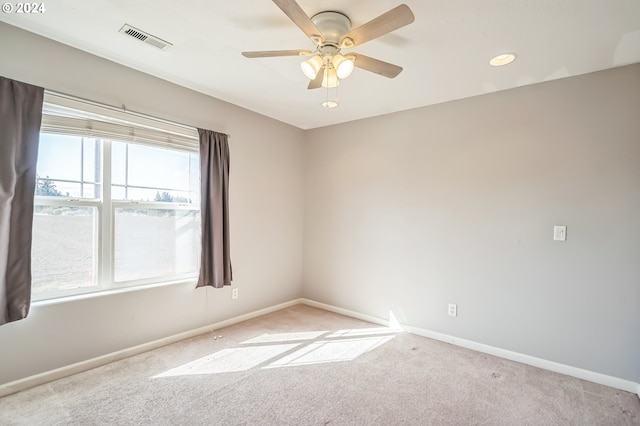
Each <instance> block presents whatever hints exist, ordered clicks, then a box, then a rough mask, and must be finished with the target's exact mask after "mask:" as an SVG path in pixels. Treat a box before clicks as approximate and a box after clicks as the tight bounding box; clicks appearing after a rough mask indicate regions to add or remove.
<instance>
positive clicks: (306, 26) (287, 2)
mask: <svg viewBox="0 0 640 426" xmlns="http://www.w3.org/2000/svg"><path fill="white" fill-rule="evenodd" d="M273 2H274V3H275V4H276V5H277V6H278V7H279V8H280V9H282V11H283V12H284V14H285V15H287V16H288V17H289V19H291V20H292V21H293V23H294V24H296V25H297V26H298V28H300V29H301V30H302V32H303V33H305V34H306V35H307V37H309V38H310V39H311V41H313V42H314V43H315V44H318V45H319V44H320V43H322V42H323V41H324V36H323V35H322V33H321V32H320V30H319V29H318V27H316V25H315V24H314V23H313V22H312V21H311V18H309V16H307V14H306V13H305V12H304V10H302V8H301V7H300V5H299V4H298V3H296V1H295V0H273Z"/></svg>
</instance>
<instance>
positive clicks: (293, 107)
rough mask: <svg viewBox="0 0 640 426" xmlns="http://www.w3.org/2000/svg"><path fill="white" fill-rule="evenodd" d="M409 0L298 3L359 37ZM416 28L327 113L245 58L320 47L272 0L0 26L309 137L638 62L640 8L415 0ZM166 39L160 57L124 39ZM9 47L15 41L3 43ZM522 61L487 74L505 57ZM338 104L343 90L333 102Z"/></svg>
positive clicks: (83, 12)
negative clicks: (379, 69) (390, 75)
mask: <svg viewBox="0 0 640 426" xmlns="http://www.w3.org/2000/svg"><path fill="white" fill-rule="evenodd" d="M400 3H401V0H398V1H392V0H351V1H344V0H343V1H340V0H299V4H300V6H301V7H302V8H303V9H304V10H305V12H307V14H308V15H309V16H312V15H314V14H316V13H318V12H321V11H325V10H335V11H339V12H342V13H344V14H345V15H347V16H349V18H351V21H352V25H353V27H354V28H355V27H357V26H359V25H361V24H363V23H365V22H367V21H369V20H371V19H373V18H375V17H376V16H378V15H380V14H382V13H384V12H386V11H387V10H389V9H391V8H393V7H395V6H397V5H398V4H400ZM405 3H406V4H407V5H408V6H409V7H410V8H411V9H412V11H413V13H414V15H415V17H416V20H415V22H414V23H413V24H410V25H409V26H406V27H404V28H401V29H399V30H396V31H395V32H393V33H391V34H388V35H386V36H383V37H381V38H379V39H376V40H373V41H370V42H368V43H366V44H363V45H361V46H359V47H357V48H355V49H352V50H353V51H355V52H358V53H362V54H364V55H367V56H371V57H374V58H377V59H381V60H383V61H386V62H391V63H394V64H397V65H400V66H402V67H403V68H404V71H403V72H402V73H401V74H400V75H399V76H398V77H397V78H395V79H387V78H384V77H381V76H378V75H376V74H372V73H369V72H367V71H364V70H361V69H356V70H355V71H354V73H353V74H352V75H351V76H350V77H349V78H348V79H346V80H344V81H343V82H342V84H341V85H340V86H339V88H338V96H339V98H340V106H339V107H338V108H335V109H332V110H325V109H323V108H322V107H321V106H320V103H321V102H322V101H323V100H324V99H325V97H326V96H327V93H326V90H325V89H318V90H313V91H310V90H307V89H306V87H307V84H308V80H307V79H306V78H305V77H304V75H303V74H302V72H301V70H300V66H299V63H300V62H301V59H300V58H298V57H279V58H268V59H247V58H244V57H243V56H241V55H240V53H241V52H242V51H247V50H284V49H310V50H313V49H314V45H313V44H312V43H311V41H309V40H308V39H307V37H306V36H305V35H304V33H302V31H301V30H300V29H299V28H298V27H297V26H296V25H294V24H293V23H292V22H291V21H289V19H288V18H287V17H286V16H285V15H284V13H283V12H282V11H281V10H280V9H279V8H278V7H277V6H276V5H275V4H274V3H273V2H272V1H270V0H235V1H222V0H220V1H218V0H215V1H210V0H191V1H175V0H173V1H168V0H135V1H133V0H91V1H87V0H51V1H46V2H45V7H46V12H45V13H43V14H40V15H24V14H22V15H21V14H16V13H9V14H7V13H0V20H1V21H5V22H7V23H9V24H11V25H15V26H17V27H20V28H23V29H25V30H28V31H32V32H34V33H37V34H40V35H42V36H45V37H48V38H51V39H54V40H57V41H59V42H62V43H65V44H68V45H70V46H73V47H76V48H79V49H81V50H84V51H87V52H90V53H93V54H95V55H98V56H101V57H104V58H107V59H110V60H112V61H115V62H118V63H120V64H123V65H126V66H129V67H131V68H134V69H137V70H140V71H143V72H146V73H148V74H152V75H155V76H157V77H160V78H163V79H165V80H168V81H171V82H174V83H177V84H180V85H182V86H185V87H188V88H191V89H194V90H197V91H199V92H202V93H206V94H208V95H211V96H213V97H216V98H219V99H222V100H225V101H228V102H231V103H233V104H236V105H239V106H242V107H245V108H247V109H250V110H252V111H256V112H258V113H261V114H264V115H267V116H269V117H273V118H275V119H277V120H280V121H283V122H286V123H289V124H291V125H294V126H296V127H300V128H302V129H310V128H315V127H321V126H326V125H331V124H335V123H340V122H345V121H351V120H356V119H361V118H366V117H371V116H376V115H381V114H386V113H390V112H395V111H402V110H407V109H411V108H415V107H420V106H425V105H431V104H436V103H441V102H446V101H450V100H454V99H461V98H465V97H470V96H475V95H480V94H483V93H489V92H494V91H497V90H504V89H509V88H513V87H518V86H523V85H528V84H534V83H539V82H543V81H548V80H553V79H557V78H563V77H569V76H574V75H579V74H584V73H588V72H592V71H598V70H602V69H606V68H612V67H616V66H621V65H627V64H631V63H636V62H640V1H639V0H408V1H406V2H405ZM125 23H128V24H130V25H132V26H134V27H137V28H139V29H141V30H144V31H146V32H149V33H151V34H153V35H155V36H157V37H159V38H161V39H164V40H167V41H169V42H171V43H172V44H173V46H172V47H171V48H170V49H168V50H167V51H160V50H157V49H154V48H152V47H149V46H148V45H145V44H144V43H140V42H138V41H136V40H134V39H131V38H129V37H126V36H124V35H122V34H120V33H118V30H119V29H120V28H121V27H122V25H123V24H125ZM3 42H6V41H3ZM503 52H515V53H516V54H517V55H518V60H517V61H516V62H514V63H512V64H510V65H507V66H505V67H502V68H493V67H491V66H489V65H488V61H489V59H490V58H491V57H492V56H494V55H496V54H499V53H503ZM330 96H331V97H333V96H334V93H333V91H332V92H331V93H330Z"/></svg>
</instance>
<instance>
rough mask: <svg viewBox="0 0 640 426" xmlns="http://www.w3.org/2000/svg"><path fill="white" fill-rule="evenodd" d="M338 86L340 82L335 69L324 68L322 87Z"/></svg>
mask: <svg viewBox="0 0 640 426" xmlns="http://www.w3.org/2000/svg"><path fill="white" fill-rule="evenodd" d="M338 84H340V80H338V75H337V74H336V69H335V68H333V67H329V68H325V69H324V77H323V78H322V87H327V88H332V87H338Z"/></svg>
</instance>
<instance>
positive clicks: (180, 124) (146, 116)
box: [44, 89, 231, 139]
mask: <svg viewBox="0 0 640 426" xmlns="http://www.w3.org/2000/svg"><path fill="white" fill-rule="evenodd" d="M44 92H45V93H46V94H48V95H53V96H58V97H61V98H66V99H70V100H72V101H76V102H82V103H85V104H87V105H93V106H97V107H100V108H106V109H110V110H113V111H119V112H125V113H127V114H131V115H135V116H137V117H140V118H145V119H148V120H153V121H157V122H159V123H164V124H169V125H171V126H178V127H183V128H185V129H189V130H198V128H197V127H194V126H190V125H188V124H183V123H178V122H176V121H171V120H165V119H164V118H159V117H154V116H152V115H148V114H143V113H141V112H135V111H131V110H128V109H127V107H126V105H124V104H122V107H120V108H118V107H115V106H113V105H108V104H103V103H101V102H96V101H91V100H89V99H84V98H79V97H77V96H73V95H68V94H66V93H61V92H56V91H53V90H49V89H45V90H44ZM219 133H223V132H219ZM223 134H224V135H226V136H227V137H228V138H229V139H231V135H230V134H228V133H223Z"/></svg>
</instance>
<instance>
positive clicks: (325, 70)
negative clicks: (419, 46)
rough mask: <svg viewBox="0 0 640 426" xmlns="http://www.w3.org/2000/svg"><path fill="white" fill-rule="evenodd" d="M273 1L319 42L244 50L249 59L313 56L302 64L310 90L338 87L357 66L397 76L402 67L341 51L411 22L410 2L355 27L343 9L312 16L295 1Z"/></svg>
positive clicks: (392, 76) (310, 36)
mask: <svg viewBox="0 0 640 426" xmlns="http://www.w3.org/2000/svg"><path fill="white" fill-rule="evenodd" d="M273 2H274V3H275V4H276V5H277V6H278V7H279V8H280V9H282V11H283V12H284V13H285V14H286V15H287V16H288V17H289V19H291V20H292V21H293V23H294V24H296V25H297V26H298V27H299V28H300V29H301V30H302V31H303V32H304V33H305V34H306V35H307V36H308V37H309V38H310V39H311V41H312V42H313V43H314V44H316V46H317V48H316V50H315V51H310V50H270V51H256V52H242V55H243V56H245V57H247V58H268V57H275V56H309V57H310V58H309V59H307V60H305V61H304V62H302V63H301V64H300V65H301V67H302V71H303V72H304V74H305V75H306V76H307V77H308V78H309V79H310V80H311V82H310V83H309V87H308V89H317V88H319V87H326V88H330V87H337V86H338V84H340V80H341V79H344V78H347V77H348V76H349V75H350V74H351V72H352V71H353V68H354V67H358V68H362V69H364V70H367V71H370V72H373V73H376V74H379V75H382V76H384V77H388V78H394V77H396V76H397V75H398V74H400V72H401V71H402V67H399V66H397V65H393V64H390V63H387V62H384V61H381V60H378V59H374V58H370V57H368V56H365V55H362V54H359V53H353V52H349V53H345V54H344V55H343V54H342V53H341V50H342V49H350V48H352V47H356V46H359V45H361V44H363V43H366V42H367V41H370V40H373V39H375V38H378V37H380V36H383V35H385V34H388V33H390V32H392V31H395V30H397V29H398V28H402V27H404V26H405V25H409V24H410V23H412V22H413V21H414V19H415V17H414V16H413V13H412V12H411V9H409V7H408V6H407V5H406V4H402V5H400V6H397V7H395V8H393V9H391V10H389V11H388V12H386V13H383V14H382V15H380V16H378V17H377V18H375V19H373V20H371V21H369V22H367V23H366V24H364V25H362V26H360V27H358V28H355V29H353V30H352V29H351V20H350V19H349V17H348V16H346V15H344V14H343V13H340V12H334V11H326V12H320V13H318V14H316V15H314V16H312V17H311V18H309V16H307V14H306V13H305V12H304V10H302V8H301V7H300V5H298V3H296V1H295V0H273Z"/></svg>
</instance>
